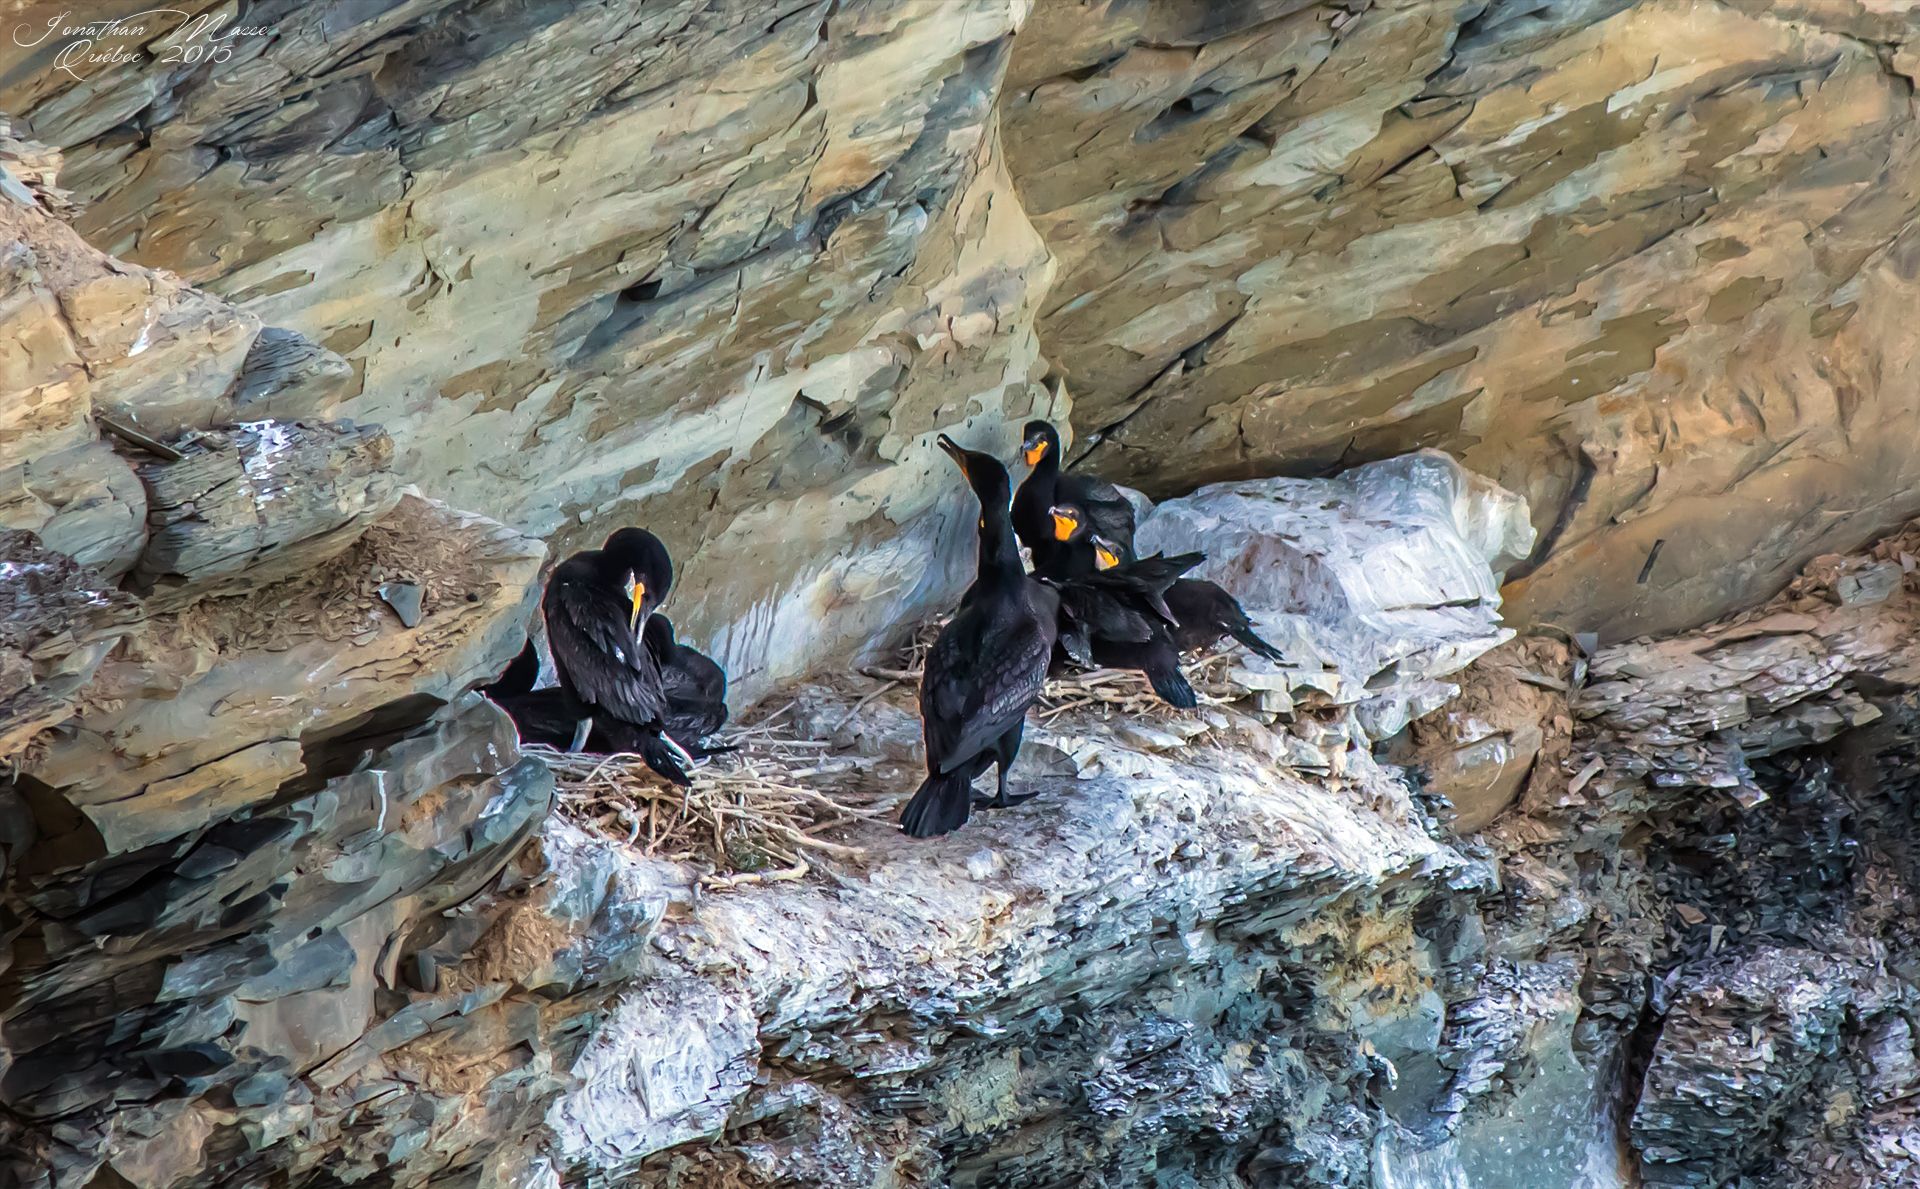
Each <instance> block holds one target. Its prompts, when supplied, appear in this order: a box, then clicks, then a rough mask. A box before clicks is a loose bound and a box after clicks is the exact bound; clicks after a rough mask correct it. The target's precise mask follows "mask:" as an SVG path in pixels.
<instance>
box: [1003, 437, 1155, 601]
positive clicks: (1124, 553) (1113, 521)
mask: <svg viewBox="0 0 1920 1189" xmlns="http://www.w3.org/2000/svg"><path fill="white" fill-rule="evenodd" d="M1020 453H1021V457H1023V458H1025V459H1026V461H1027V465H1028V466H1030V467H1032V468H1033V473H1032V474H1030V475H1028V476H1027V477H1026V480H1025V481H1024V482H1022V483H1021V484H1020V490H1019V491H1018V492H1017V493H1015V495H1014V497H1013V527H1014V531H1015V532H1018V533H1019V534H1020V543H1021V544H1023V545H1025V546H1026V547H1027V550H1028V551H1029V552H1030V553H1032V554H1033V568H1034V569H1035V570H1036V571H1043V570H1050V569H1052V566H1051V565H1050V564H1049V563H1050V561H1051V559H1052V557H1053V554H1054V551H1055V550H1056V548H1057V547H1058V544H1059V542H1058V540H1057V539H1056V538H1055V536H1054V534H1053V524H1052V521H1051V518H1050V517H1049V515H1048V510H1049V509H1050V508H1052V507H1053V505H1054V504H1057V503H1069V504H1074V505H1076V506H1078V507H1080V508H1082V509H1084V510H1085V513H1086V517H1087V520H1088V523H1089V525H1090V527H1091V528H1092V529H1093V531H1095V532H1098V533H1099V534H1100V535H1102V536H1104V537H1106V538H1107V539H1108V540H1110V541H1112V542H1114V543H1115V544H1116V545H1117V546H1118V547H1119V551H1120V560H1121V561H1123V562H1128V561H1132V560H1133V505H1132V504H1131V503H1130V502H1128V500H1127V497H1126V496H1124V495H1122V494H1120V489H1119V488H1117V487H1115V486H1114V485H1113V484H1111V483H1109V482H1107V481H1106V480H1104V479H1095V478H1093V477H1092V476H1090V475H1070V474H1064V473H1062V472H1061V470H1060V435H1059V433H1058V432H1056V431H1055V430H1054V428H1053V425H1052V423H1050V422H1046V421H1029V422H1027V428H1026V431H1025V436H1024V440H1023V441H1022V442H1021V445H1020Z"/></svg>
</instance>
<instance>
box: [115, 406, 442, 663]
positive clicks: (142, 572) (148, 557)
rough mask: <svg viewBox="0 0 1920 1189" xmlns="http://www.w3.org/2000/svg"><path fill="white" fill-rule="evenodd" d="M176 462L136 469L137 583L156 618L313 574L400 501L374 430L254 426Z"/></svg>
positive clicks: (195, 436) (199, 445)
mask: <svg viewBox="0 0 1920 1189" xmlns="http://www.w3.org/2000/svg"><path fill="white" fill-rule="evenodd" d="M176 451H177V457H178V461H170V462H169V461H163V462H156V463H149V464H147V465H145V466H143V467H141V468H140V479H141V482H142V483H144V484H145V485H146V488H147V524H148V528H149V535H148V538H147V545H146V549H145V550H144V551H143V552H142V553H141V555H140V560H139V562H138V563H137V564H136V565H135V566H134V571H133V577H134V581H135V582H136V583H138V584H140V586H141V588H142V589H143V590H144V591H146V592H147V594H148V597H149V598H150V599H151V600H152V601H153V603H154V605H155V606H158V607H162V608H168V607H178V606H182V605H184V604H185V603H187V602H191V601H192V600H194V599H197V598H204V597H206V596H207V595H210V594H233V593H236V592H238V591H242V590H245V589H247V588H248V587H251V586H263V585H267V584H269V583H272V582H276V581H278V580H280V579H282V578H286V577H291V576H292V575H294V574H297V573H299V572H301V571H302V570H306V569H309V568H311V567H313V566H316V565H319V564H321V563H323V562H325V561H327V560H329V559H330V558H332V557H334V556H335V555H337V554H338V553H340V552H341V551H342V550H344V549H346V548H347V547H348V546H349V545H351V544H353V543H354V541H356V540H358V539H359V536H360V534H361V533H362V532H365V531H366V529H367V527H368V526H369V525H371V524H372V523H373V522H375V521H377V520H379V519H380V517H381V516H383V515H385V514H386V512H387V510H388V509H389V508H391V507H392V506H393V504H394V502H395V501H396V500H397V499H399V496H400V491H399V484H398V482H397V481H396V480H395V478H394V476H393V473H392V471H390V470H389V469H388V467H389V464H391V462H392V461H393V441H392V439H390V438H388V437H387V435H386V434H385V432H383V431H381V430H379V429H377V428H374V427H371V426H356V425H350V424H328V423H315V424H307V423H303V422H297V421H295V422H285V423H282V422H277V421H250V422H246V423H244V424H242V425H240V426H238V427H237V428H235V429H233V430H230V431H217V430H208V431H196V432H194V433H191V434H188V435H187V436H186V437H185V438H182V439H180V440H179V441H178V442H177V443H176ZM403 618H404V617H403ZM406 626H407V627H413V626H415V625H414V624H413V623H408V624H407V625H406Z"/></svg>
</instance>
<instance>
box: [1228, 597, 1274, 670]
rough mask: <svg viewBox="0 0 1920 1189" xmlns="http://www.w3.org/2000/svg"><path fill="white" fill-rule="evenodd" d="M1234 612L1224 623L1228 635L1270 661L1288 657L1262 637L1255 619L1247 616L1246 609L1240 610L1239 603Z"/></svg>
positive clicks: (1235, 605) (1248, 649)
mask: <svg viewBox="0 0 1920 1189" xmlns="http://www.w3.org/2000/svg"><path fill="white" fill-rule="evenodd" d="M1233 612H1234V613H1233V614H1232V615H1231V616H1230V617H1228V619H1227V621H1226V623H1225V624H1223V625H1222V626H1223V627H1225V628H1226V629H1227V635H1229V636H1232V637H1233V638H1234V639H1236V640H1238V641H1240V643H1242V644H1244V645H1246V646H1247V651H1248V652H1251V653H1253V654H1254V655H1255V656H1264V657H1266V658H1267V659H1268V660H1270V661H1283V660H1285V659H1287V658H1286V654H1285V653H1283V652H1281V651H1280V650H1279V649H1278V648H1275V647H1274V646H1273V645H1271V644H1269V643H1267V642H1266V641H1265V640H1263V639H1261V638H1260V634H1259V633H1258V632H1256V631H1254V630H1253V621H1252V620H1250V619H1248V618H1247V613H1246V612H1245V611H1242V610H1240V605H1239V604H1238V603H1236V604H1234V607H1233Z"/></svg>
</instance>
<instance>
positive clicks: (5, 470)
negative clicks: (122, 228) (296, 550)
mask: <svg viewBox="0 0 1920 1189" xmlns="http://www.w3.org/2000/svg"><path fill="white" fill-rule="evenodd" d="M58 162H59V155H58V154H57V153H54V152H53V151H52V150H50V149H48V148H47V147H46V146H44V145H40V144H37V143H35V142H31V141H23V140H19V139H16V138H14V137H12V136H9V135H6V134H4V132H0V170H4V171H6V176H7V177H15V175H16V174H17V175H19V176H18V177H17V178H16V179H15V180H16V182H17V185H16V186H14V187H11V188H7V187H0V190H4V193H0V242H4V243H5V244H6V245H7V247H6V250H5V257H4V261H3V262H0V526H4V527H8V528H16V529H24V530H27V531H30V532H33V533H35V534H37V535H38V536H39V537H40V539H41V540H42V541H43V542H45V543H46V544H47V546H48V547H50V548H52V549H55V550H58V551H60V552H62V553H65V554H67V555H68V556H70V557H73V558H74V559H75V560H77V561H79V562H81V563H83V564H85V565H88V566H91V567H93V568H95V569H97V570H99V571H100V572H101V573H102V574H103V575H105V576H106V577H108V578H117V577H119V576H120V575H122V574H124V573H125V572H126V571H127V570H128V569H129V568H131V567H132V565H133V564H134V562H135V561H136V559H138V558H139V557H140V555H141V552H142V550H143V548H145V544H146V537H147V528H146V520H147V514H148V506H147V495H146V491H145V489H144V488H143V487H142V484H141V481H140V479H139V477H138V476H137V475H136V473H135V468H134V461H133V459H137V458H143V457H144V458H150V457H152V455H151V454H148V453H143V451H142V449H141V447H140V445H139V444H140V443H147V444H148V445H149V446H150V445H151V443H152V442H153V441H155V440H161V441H164V440H165V439H168V438H172V437H176V436H178V435H180V434H181V433H183V432H186V431H204V430H207V429H209V428H211V427H213V426H216V425H220V426H225V425H231V424H233V423H235V422H237V421H242V420H260V419H263V418H265V417H267V416H269V415H272V414H276V413H277V414H281V415H291V416H293V417H301V416H312V415H314V414H315V413H317V412H321V411H324V406H325V404H326V401H327V400H328V398H329V394H330V393H331V392H332V391H334V390H336V389H337V388H338V386H339V382H340V379H341V376H342V374H343V373H344V372H345V371H346V370H347V369H346V364H345V362H344V361H342V360H340V359H339V358H338V357H337V356H335V355H333V354H332V353H331V352H328V351H326V350H325V349H324V348H321V347H319V346H317V345H315V344H313V343H311V342H308V341H306V340H304V339H300V338H299V337H298V336H296V335H293V334H292V333H291V332H288V331H284V330H272V331H266V332H264V333H263V332H262V329H261V326H260V322H259V319H257V318H255V317H253V316H252V315H250V314H246V313H244V312H242V311H239V310H236V309H234V308H233V307H232V306H230V305H228V304H227V303H225V302H222V301H220V300H219V299H217V298H214V297H212V296H210V295H208V294H206V293H204V292H201V291H200V290H197V289H194V288H192V287H190V286H188V285H186V284H184V283H183V282H182V281H181V280H180V279H179V278H178V277H175V276H172V275H171V274H167V273H164V272H157V271H151V270H148V269H144V268H139V267H136V266H133V265H129V264H126V263H124V262H122V261H119V260H115V259H112V258H111V257H108V256H106V255H104V254H102V253H101V252H99V251H98V250H97V249H95V248H93V247H91V246H90V245H88V244H87V243H86V242H85V241H84V240H82V239H81V238H80V237H79V236H78V235H77V234H75V233H74V231H73V230H72V229H71V228H70V227H68V226H67V225H66V224H64V223H62V222H61V221H60V220H59V219H58V218H56V217H54V216H55V215H56V214H70V213H71V211H70V208H69V205H68V204H67V203H66V202H65V200H64V198H63V197H62V192H59V191H57V190H54V189H52V188H51V187H50V185H49V183H48V178H49V177H50V175H51V174H52V172H53V171H54V170H55V169H56V168H57V167H58ZM20 179H25V180H20ZM116 446H117V447H118V448H116ZM122 450H124V451H126V452H127V453H128V455H129V456H130V457H122V454H121V451H122ZM343 544H344V542H343Z"/></svg>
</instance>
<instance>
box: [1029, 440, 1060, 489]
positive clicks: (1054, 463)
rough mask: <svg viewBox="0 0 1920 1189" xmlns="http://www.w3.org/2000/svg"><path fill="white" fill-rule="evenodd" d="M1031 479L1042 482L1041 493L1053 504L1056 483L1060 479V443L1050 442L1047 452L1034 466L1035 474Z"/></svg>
mask: <svg viewBox="0 0 1920 1189" xmlns="http://www.w3.org/2000/svg"><path fill="white" fill-rule="evenodd" d="M1029 478H1032V479H1038V480H1039V481H1040V485H1041V491H1042V493H1043V494H1044V495H1045V496H1046V497H1047V502H1049V503H1051V502H1053V488H1054V483H1055V481H1056V480H1057V479H1059V478H1060V443H1059V442H1056V441H1049V442H1048V443H1047V452H1046V453H1045V454H1042V455H1041V456H1040V461H1039V462H1036V463H1034V464H1033V474H1032V475H1031V476H1029Z"/></svg>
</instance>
